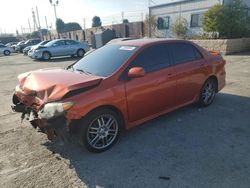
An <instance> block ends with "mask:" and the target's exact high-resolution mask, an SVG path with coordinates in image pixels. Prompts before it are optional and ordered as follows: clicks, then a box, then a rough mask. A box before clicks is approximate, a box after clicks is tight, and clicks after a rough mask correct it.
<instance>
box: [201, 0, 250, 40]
mask: <svg viewBox="0 0 250 188" xmlns="http://www.w3.org/2000/svg"><path fill="white" fill-rule="evenodd" d="M248 19H249V18H248V16H247V8H246V6H245V5H244V4H243V2H242V1H241V0H233V1H232V3H231V4H229V5H215V6H213V7H211V8H210V9H209V10H208V11H207V12H206V13H205V14H204V18H203V29H204V31H206V32H210V33H212V34H213V33H216V32H218V33H219V36H220V38H238V37H243V36H246V35H247V30H248V24H247V22H248V21H247V20H248Z"/></svg>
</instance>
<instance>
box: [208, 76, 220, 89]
mask: <svg viewBox="0 0 250 188" xmlns="http://www.w3.org/2000/svg"><path fill="white" fill-rule="evenodd" d="M209 79H212V80H214V81H215V83H216V92H218V79H217V77H216V76H215V75H212V76H209V77H208V79H207V80H209Z"/></svg>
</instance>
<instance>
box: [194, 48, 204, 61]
mask: <svg viewBox="0 0 250 188" xmlns="http://www.w3.org/2000/svg"><path fill="white" fill-rule="evenodd" d="M193 49H194V54H195V57H196V59H202V58H203V55H202V54H201V52H200V51H199V50H198V49H197V48H196V47H194V46H193Z"/></svg>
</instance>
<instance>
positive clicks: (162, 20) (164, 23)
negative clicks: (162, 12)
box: [157, 16, 169, 30]
mask: <svg viewBox="0 0 250 188" xmlns="http://www.w3.org/2000/svg"><path fill="white" fill-rule="evenodd" d="M157 29H159V30H160V29H169V16H166V17H158V18H157Z"/></svg>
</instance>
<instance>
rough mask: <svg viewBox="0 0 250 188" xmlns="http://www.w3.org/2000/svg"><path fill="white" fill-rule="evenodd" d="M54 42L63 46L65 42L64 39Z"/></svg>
mask: <svg viewBox="0 0 250 188" xmlns="http://www.w3.org/2000/svg"><path fill="white" fill-rule="evenodd" d="M54 44H55V46H62V45H64V44H65V43H64V40H59V41H57V42H55V43H54Z"/></svg>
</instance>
